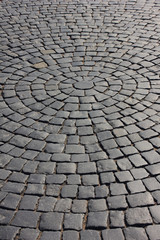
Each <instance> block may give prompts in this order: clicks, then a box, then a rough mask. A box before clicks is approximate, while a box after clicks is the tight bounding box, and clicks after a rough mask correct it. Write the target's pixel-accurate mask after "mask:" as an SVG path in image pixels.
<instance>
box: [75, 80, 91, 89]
mask: <svg viewBox="0 0 160 240" xmlns="http://www.w3.org/2000/svg"><path fill="white" fill-rule="evenodd" d="M74 87H75V88H76V89H83V90H86V89H91V88H93V87H94V84H93V82H89V81H82V82H77V83H75V84H74Z"/></svg>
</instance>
